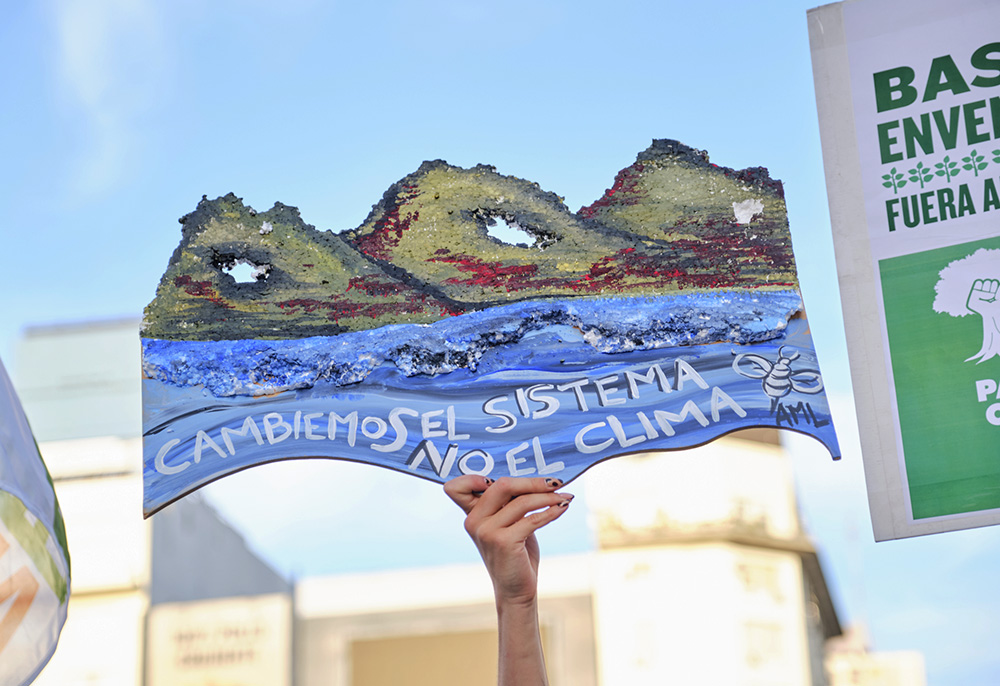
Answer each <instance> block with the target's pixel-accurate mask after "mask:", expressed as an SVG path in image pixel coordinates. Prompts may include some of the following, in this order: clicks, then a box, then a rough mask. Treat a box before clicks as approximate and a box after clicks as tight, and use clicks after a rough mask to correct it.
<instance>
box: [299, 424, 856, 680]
mask: <svg viewBox="0 0 1000 686" xmlns="http://www.w3.org/2000/svg"><path fill="white" fill-rule="evenodd" d="M745 435H747V436H749V437H750V438H751V439H756V440H746V439H743V440H741V439H736V438H729V439H723V440H720V441H717V442H715V443H712V444H710V445H708V446H706V447H703V448H700V449H698V450H695V451H689V452H683V453H671V454H663V455H656V454H650V455H644V456H638V457H630V458H618V459H616V460H612V461H610V462H607V463H605V464H602V465H600V466H598V467H595V468H594V469H592V470H591V472H590V473H589V474H588V476H587V477H586V495H587V501H588V503H589V505H590V507H591V514H592V519H593V523H594V525H595V526H596V530H597V538H598V549H597V550H596V551H594V552H592V553H589V554H584V555H576V556H570V557H543V559H542V568H541V582H540V583H541V588H540V593H541V598H542V599H541V606H540V613H541V622H542V628H543V643H544V646H545V649H546V655H547V661H548V666H549V674H550V678H551V681H552V684H553V686H559V685H560V684H562V685H566V686H569V685H574V686H576V685H582V686H587V685H593V686H597V685H598V684H599V685H600V686H617V685H619V684H621V685H623V686H626V685H627V686H634V685H636V684H654V683H655V684H664V683H676V684H695V683H697V684H746V685H747V686H752V685H756V684H761V685H764V684H768V685H770V686H778V685H783V684H787V685H788V686H799V685H807V684H809V685H819V684H826V683H828V682H827V680H826V677H825V675H824V670H823V646H824V643H825V642H826V640H827V639H829V638H832V637H834V636H837V635H839V634H840V625H839V623H838V619H837V615H836V611H835V609H834V607H833V603H832V602H831V600H830V595H829V592H828V590H827V587H826V582H825V580H824V577H823V573H822V570H821V568H820V566H819V563H818V561H817V557H816V551H815V549H814V548H813V546H812V544H811V543H810V542H809V540H808V539H807V537H806V536H805V534H804V533H803V531H802V528H801V525H800V522H799V518H798V513H797V509H796V502H795V496H794V492H793V490H792V481H791V474H790V473H789V466H788V461H787V459H786V458H785V456H784V455H783V453H782V451H781V450H780V448H779V447H778V446H777V445H776V444H774V443H773V442H772V441H771V439H772V438H773V435H772V434H771V433H768V432H764V431H757V432H750V433H748V434H745ZM296 615H297V617H298V621H299V630H298V646H297V657H296V660H297V662H298V664H299V665H300V669H299V677H300V682H299V683H300V684H301V686H320V685H323V686H362V685H364V686H381V685H382V684H399V683H408V684H435V685H436V686H448V685H450V684H455V685H456V686H457V685H458V684H464V685H477V684H483V686H487V685H489V684H495V683H496V668H495V664H494V663H495V661H496V638H495V628H494V627H495V623H496V618H495V614H494V609H493V601H492V587H491V585H490V581H489V579H488V577H487V576H486V574H485V572H484V571H483V569H482V568H481V567H480V566H479V565H471V566H469V567H466V568H460V567H445V568H437V569H435V568H431V569H423V570H412V571H399V572H387V573H384V574H378V575H364V576H342V577H326V578H312V579H306V580H303V581H302V582H300V583H299V585H298V589H297V594H296Z"/></svg>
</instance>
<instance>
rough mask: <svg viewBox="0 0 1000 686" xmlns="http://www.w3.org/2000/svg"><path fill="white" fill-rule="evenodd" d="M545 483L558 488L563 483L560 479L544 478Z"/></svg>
mask: <svg viewBox="0 0 1000 686" xmlns="http://www.w3.org/2000/svg"><path fill="white" fill-rule="evenodd" d="M545 483H546V484H547V485H548V486H550V487H552V488H559V487H560V486H562V485H563V482H562V479H551V478H550V479H546V480H545Z"/></svg>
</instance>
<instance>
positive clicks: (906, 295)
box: [809, 0, 1000, 540]
mask: <svg viewBox="0 0 1000 686" xmlns="http://www.w3.org/2000/svg"><path fill="white" fill-rule="evenodd" d="M997 26H1000V7H998V6H997V5H996V3H992V2H985V1H982V0H956V1H954V2H952V1H949V2H942V1H937V0H912V1H911V0H905V1H902V0H863V1H859V2H853V3H838V4H834V5H827V6H824V7H820V8H817V9H814V10H812V11H811V12H810V13H809V27H810V38H811V42H812V51H813V66H814V73H815V82H816V97H817V104H818V108H819V115H820V128H821V133H822V139H823V157H824V165H825V167H826V175H827V188H828V191H829V197H830V210H831V217H832V223H833V232H834V244H835V247H836V254H837V267H838V272H839V275H840V284H841V295H842V300H843V308H844V319H845V325H846V327H847V334H848V346H849V353H850V357H851V369H852V378H853V382H854V390H855V400H856V405H857V411H858V422H859V426H860V429H861V441H862V450H863V453H864V460H865V474H866V480H867V482H868V493H869V503H870V506H871V512H872V524H873V528H874V533H875V538H876V540H886V539H893V538H901V537H906V536H914V535H920V534H927V533H935V532H941V531H950V530H955V529H963V528H969V527H975V526H983V525H987V524H995V523H998V522H1000V486H998V484H1000V463H998V462H997V461H996V444H997V437H998V433H997V432H998V429H997V426H998V425H1000V404H998V401H1000V397H998V395H997V383H998V379H1000V367H998V365H1000V359H997V354H998V352H1000V347H998V346H1000V334H998V332H1000V309H998V305H997V297H996V296H997V291H998V284H1000V230H998V229H997V226H998V223H997V222H998V220H1000V212H997V210H1000V194H998V187H997V186H998V183H1000V150H998V149H997V148H998V147H1000V144H998V143H997V141H996V139H997V138H998V137H1000V40H998V37H997V35H996V27H997Z"/></svg>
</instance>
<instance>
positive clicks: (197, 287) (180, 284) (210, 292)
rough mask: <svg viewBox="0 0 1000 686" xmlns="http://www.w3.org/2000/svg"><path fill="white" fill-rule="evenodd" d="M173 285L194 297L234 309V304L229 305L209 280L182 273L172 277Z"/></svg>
mask: <svg viewBox="0 0 1000 686" xmlns="http://www.w3.org/2000/svg"><path fill="white" fill-rule="evenodd" d="M174 286H176V287H177V288H183V289H184V292H185V293H187V294H188V295H193V296H194V297H196V298H204V299H205V300H208V301H211V302H213V303H215V304H216V305H221V306H222V307H225V308H226V309H228V310H232V309H235V305H230V304H229V303H227V302H226V301H225V300H223V299H222V296H220V295H219V292H218V291H217V290H215V287H214V286H213V285H212V282H211V281H195V280H194V279H192V278H191V276H190V275H188V274H184V275H182V276H178V277H176V278H175V279H174Z"/></svg>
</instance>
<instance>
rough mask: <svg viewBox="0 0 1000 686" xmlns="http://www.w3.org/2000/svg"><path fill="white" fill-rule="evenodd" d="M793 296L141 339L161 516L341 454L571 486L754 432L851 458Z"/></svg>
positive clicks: (514, 310)
mask: <svg viewBox="0 0 1000 686" xmlns="http://www.w3.org/2000/svg"><path fill="white" fill-rule="evenodd" d="M800 310H801V299H800V296H799V294H798V292H797V291H795V290H792V289H789V290H775V291H763V290H755V291H749V290H747V291H732V292H720V291H713V292H711V293H701V294H699V293H682V294H676V295H663V296H655V297H618V298H614V299H608V298H577V299H550V300H535V301H525V302H519V303H514V304H510V305H504V306H499V307H493V308H489V309H486V310H483V311H478V312H469V313H466V314H462V315H459V316H455V317H450V318H447V319H443V320H440V321H438V322H435V323H433V324H429V325H417V324H402V325H394V326H385V327H382V328H379V329H374V330H367V331H358V332H351V333H345V334H341V335H337V336H327V337H312V338H302V339H293V340H256V339H243V340H228V341H167V340H160V339H147V338H144V339H143V341H142V345H143V372H144V377H145V378H144V380H143V407H144V417H143V423H144V426H143V433H144V480H145V499H144V513H145V514H146V516H148V515H150V514H152V513H154V512H156V511H157V510H159V509H161V508H162V507H164V506H165V505H167V504H169V503H170V502H172V501H174V500H176V499H177V498H180V497H182V496H183V495H185V494H187V493H189V492H191V491H193V490H195V489H197V488H199V487H201V486H203V485H205V484H207V483H209V482H211V481H214V480H216V479H218V478H221V477H223V476H225V475H227V474H231V473H233V472H236V471H239V470H242V469H246V468H248V467H251V466H254V465H258V464H263V463H266V462H272V461H276V460H284V459H296V458H335V459H344V460H352V461H358V462H365V463H369V464H375V465H378V466H382V467H386V468H389V469H394V470H397V471H400V472H404V473H408V474H412V475H414V476H418V477H422V478H425V479H430V480H434V481H438V482H443V481H445V480H447V479H449V478H452V477H454V476H457V475H459V474H463V473H466V474H468V473H477V474H485V475H489V476H491V477H493V478H497V477H500V476H507V475H511V476H526V475H552V476H556V477H558V478H561V479H563V480H564V481H567V482H568V481H571V480H572V479H574V478H576V477H577V476H579V475H580V474H582V473H583V472H584V471H585V470H586V469H587V468H588V467H590V466H592V465H594V464H596V463H598V462H601V461H603V460H606V459H609V458H612V457H616V456H619V455H625V454H630V453H636V452H644V451H650V450H672V449H680V448H686V447H692V446H696V445H700V444H702V443H706V442H708V441H710V440H712V439H714V438H716V437H718V436H721V435H723V434H726V433H729V432H732V431H736V430H738V429H743V428H748V427H775V428H781V429H787V430H792V431H798V432H801V433H805V434H808V435H811V436H813V437H815V438H816V439H817V440H819V441H821V442H822V443H823V444H824V445H825V446H826V447H827V449H828V450H829V452H830V454H831V455H832V456H833V457H834V458H835V459H836V458H839V456H840V449H839V446H838V444H837V439H836V436H835V434H834V430H833V425H832V422H831V419H830V410H829V406H828V403H827V400H826V396H825V394H824V392H823V383H822V377H821V375H820V372H819V366H818V363H817V360H816V354H815V350H814V347H813V344H812V340H811V338H810V336H809V331H808V324H807V322H806V320H805V319H804V317H801V316H793V315H795V313H797V312H799V311H800Z"/></svg>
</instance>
